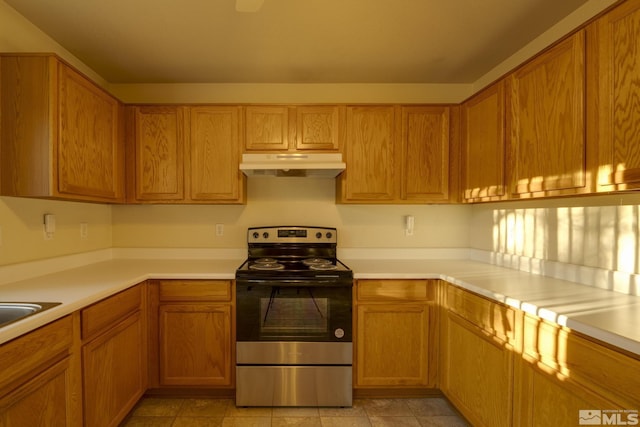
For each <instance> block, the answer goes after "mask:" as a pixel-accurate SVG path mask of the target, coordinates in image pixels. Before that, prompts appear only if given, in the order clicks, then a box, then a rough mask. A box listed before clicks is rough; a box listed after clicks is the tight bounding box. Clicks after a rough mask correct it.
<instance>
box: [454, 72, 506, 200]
mask: <svg viewBox="0 0 640 427" xmlns="http://www.w3.org/2000/svg"><path fill="white" fill-rule="evenodd" d="M504 104H505V91H504V80H500V81H499V82H497V83H495V84H493V85H492V86H490V87H488V88H487V89H485V90H483V91H482V92H480V93H479V94H477V95H475V96H474V97H473V98H471V99H469V100H467V101H465V102H464V103H463V104H462V170H461V173H462V177H463V178H462V190H463V194H462V196H463V198H464V200H465V201H469V202H476V201H490V200H501V199H504V198H506V184H505V154H506V153H505V131H504V126H505V105H504Z"/></svg>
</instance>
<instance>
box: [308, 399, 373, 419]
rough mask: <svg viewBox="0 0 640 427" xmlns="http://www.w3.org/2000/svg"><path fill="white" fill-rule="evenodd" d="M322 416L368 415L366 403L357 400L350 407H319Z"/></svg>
mask: <svg viewBox="0 0 640 427" xmlns="http://www.w3.org/2000/svg"><path fill="white" fill-rule="evenodd" d="M318 412H319V413H320V416H321V417H366V416H367V413H366V411H365V410H364V403H363V402H362V401H361V400H355V401H354V402H353V406H352V407H350V408H318Z"/></svg>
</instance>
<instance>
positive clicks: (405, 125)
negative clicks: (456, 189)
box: [400, 106, 449, 201]
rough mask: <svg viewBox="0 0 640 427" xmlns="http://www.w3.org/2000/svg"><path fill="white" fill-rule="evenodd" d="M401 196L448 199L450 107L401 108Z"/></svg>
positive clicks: (407, 198) (422, 199) (404, 198)
mask: <svg viewBox="0 0 640 427" xmlns="http://www.w3.org/2000/svg"><path fill="white" fill-rule="evenodd" d="M401 147H402V156H401V159H402V164H401V168H402V176H401V183H402V184H401V196H400V197H401V198H402V200H409V201H446V200H448V199H449V108H448V107H441V106H437V107H403V108H402V145H401Z"/></svg>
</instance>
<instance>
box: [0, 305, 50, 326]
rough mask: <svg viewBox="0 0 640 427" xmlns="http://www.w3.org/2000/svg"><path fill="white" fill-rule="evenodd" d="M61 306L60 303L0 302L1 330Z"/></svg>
mask: <svg viewBox="0 0 640 427" xmlns="http://www.w3.org/2000/svg"><path fill="white" fill-rule="evenodd" d="M60 304H61V303H59V302H0V328H1V327H3V326H6V325H8V324H10V323H13V322H17V321H18V320H22V319H24V318H25V317H29V316H32V315H34V314H36V313H40V312H41V311H44V310H48V309H50V308H52V307H55V306H56V305H60Z"/></svg>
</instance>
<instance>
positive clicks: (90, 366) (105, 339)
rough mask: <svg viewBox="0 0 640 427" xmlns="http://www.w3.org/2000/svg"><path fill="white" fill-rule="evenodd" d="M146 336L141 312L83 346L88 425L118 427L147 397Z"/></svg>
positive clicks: (85, 416) (86, 423)
mask: <svg viewBox="0 0 640 427" xmlns="http://www.w3.org/2000/svg"><path fill="white" fill-rule="evenodd" d="M145 334H146V328H145V327H144V322H143V319H142V316H141V313H140V312H139V311H138V312H136V313H135V314H133V315H131V316H129V317H128V318H126V319H125V320H124V321H122V322H120V323H119V324H117V325H116V326H114V327H113V328H112V329H110V330H108V331H107V332H105V333H104V334H102V335H99V336H98V337H97V338H95V339H94V340H93V341H90V342H89V343H88V344H86V345H84V346H83V348H82V356H83V369H84V372H83V374H84V407H85V414H84V419H85V425H87V426H94V427H100V426H117V425H118V423H120V422H121V421H122V420H123V419H124V418H125V417H126V415H127V414H128V412H129V411H130V410H131V409H132V408H133V406H134V405H135V404H136V402H137V401H138V399H140V397H141V396H142V395H143V394H144V392H145V390H146V374H147V370H146V366H147V365H146V351H145V342H146V341H145Z"/></svg>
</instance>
